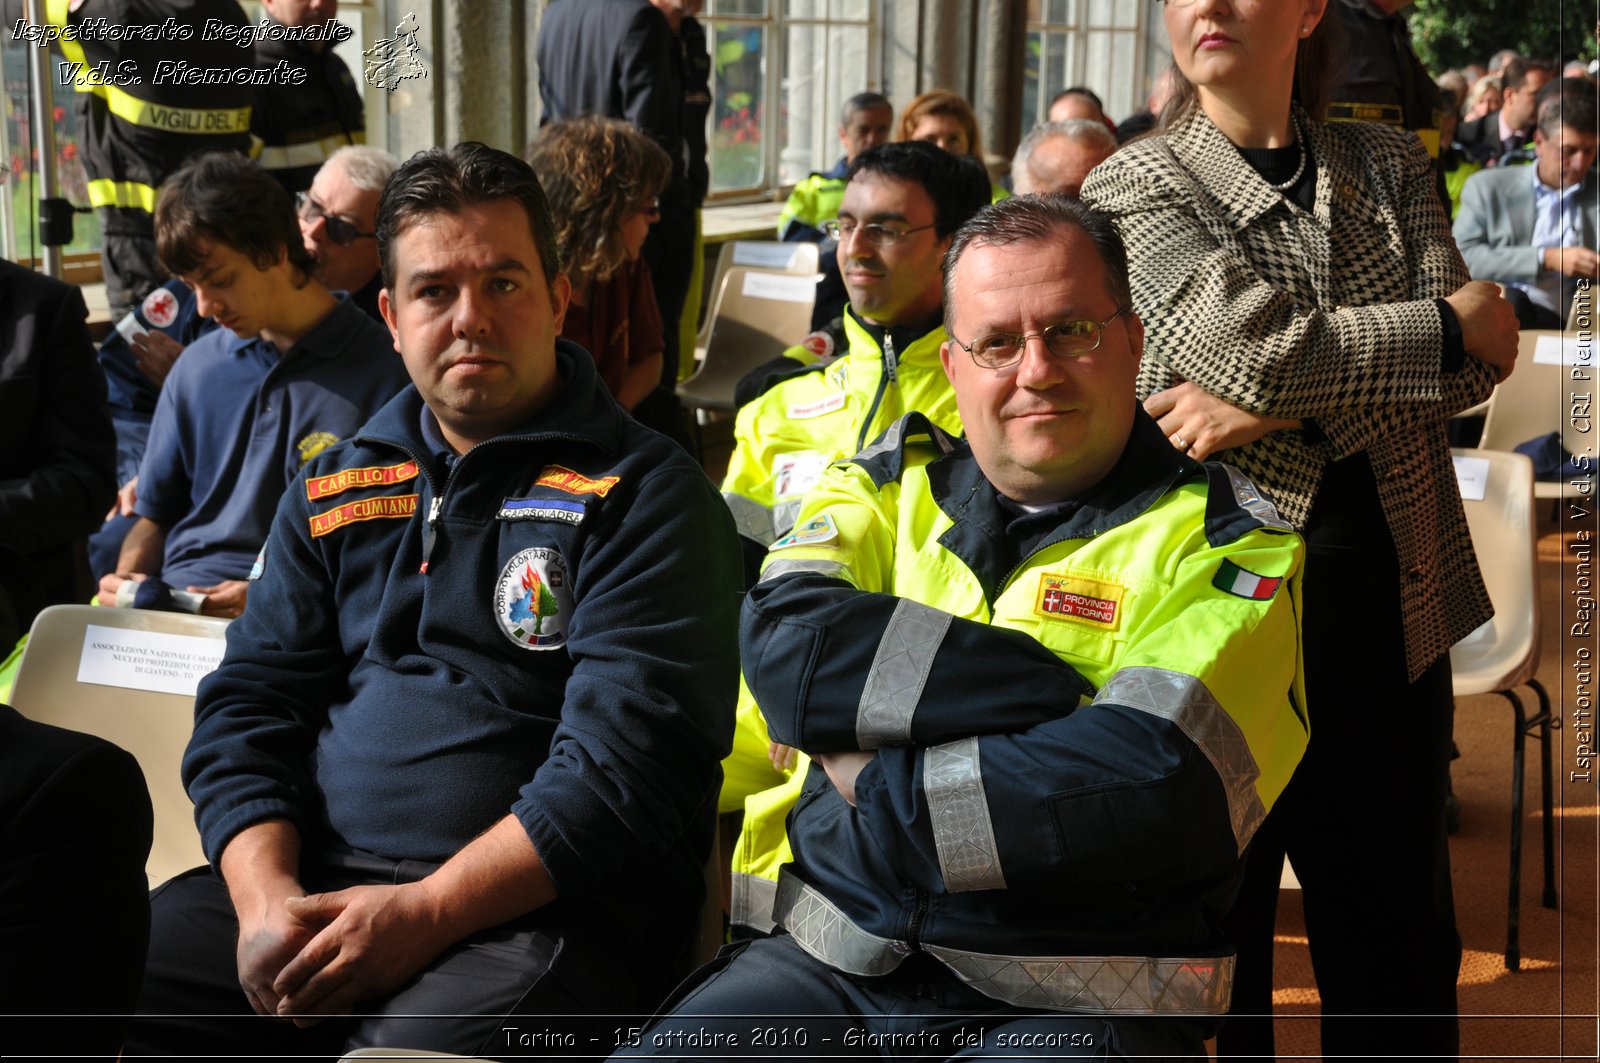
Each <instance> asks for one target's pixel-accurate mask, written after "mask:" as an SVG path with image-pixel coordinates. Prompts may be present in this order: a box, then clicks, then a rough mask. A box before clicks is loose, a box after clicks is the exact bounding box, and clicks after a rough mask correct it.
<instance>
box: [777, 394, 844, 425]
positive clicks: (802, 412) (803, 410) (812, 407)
mask: <svg viewBox="0 0 1600 1063" xmlns="http://www.w3.org/2000/svg"><path fill="white" fill-rule="evenodd" d="M844 399H845V397H844V395H842V394H840V395H829V396H828V397H827V398H825V399H817V400H816V401H814V402H802V403H801V404H800V405H798V406H790V407H789V420H791V421H808V420H810V419H811V418H813V417H821V416H822V415H823V414H825V413H832V412H833V411H834V410H838V409H843V408H844Z"/></svg>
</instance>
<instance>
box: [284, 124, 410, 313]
mask: <svg viewBox="0 0 1600 1063" xmlns="http://www.w3.org/2000/svg"><path fill="white" fill-rule="evenodd" d="M399 165H400V160H399V159H397V158H395V157H394V156H393V155H391V154H389V153H388V152H387V151H384V150H382V149H381V148H370V147H366V146H365V145H356V146H352V147H343V148H340V149H339V150H338V151H336V152H334V153H333V154H332V155H330V156H328V161H327V162H325V163H323V164H322V168H321V169H319V170H318V171H317V175H316V177H315V178H313V179H312V181H311V188H310V189H309V190H308V191H305V192H299V193H296V195H295V211H296V213H297V214H299V216H300V236H301V239H303V240H304V241H305V245H306V251H307V252H308V253H309V254H310V255H311V257H312V258H314V259H315V260H316V268H315V274H316V278H317V280H319V281H321V282H322V284H323V285H324V286H325V287H327V288H329V289H331V290H334V291H346V292H349V293H350V297H351V299H353V300H354V301H355V304H356V305H357V306H359V307H360V308H361V309H362V310H363V311H365V312H366V313H367V315H368V316H369V317H371V318H372V319H373V320H375V321H377V322H379V323H382V321H383V315H381V314H379V313H378V292H379V291H380V290H382V288H383V278H382V276H381V275H380V274H379V270H378V238H377V221H378V200H379V199H380V198H382V196H383V186H384V185H385V184H386V183H388V180H389V175H390V174H392V173H394V171H395V168H396V167H397V166H399Z"/></svg>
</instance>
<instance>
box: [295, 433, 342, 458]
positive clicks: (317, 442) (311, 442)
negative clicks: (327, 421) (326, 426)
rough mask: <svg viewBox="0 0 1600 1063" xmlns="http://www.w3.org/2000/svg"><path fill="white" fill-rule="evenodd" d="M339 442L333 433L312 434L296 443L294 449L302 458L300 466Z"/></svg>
mask: <svg viewBox="0 0 1600 1063" xmlns="http://www.w3.org/2000/svg"><path fill="white" fill-rule="evenodd" d="M337 442H339V437H338V436H336V435H334V434H333V433H332V432H312V433H310V434H308V435H306V436H305V437H304V438H303V439H301V440H300V442H298V443H296V444H295V445H294V449H295V453H296V454H297V455H299V457H300V464H301V465H304V464H305V463H306V462H308V461H310V460H311V459H312V458H314V457H316V456H317V455H318V454H321V453H322V452H323V451H324V450H327V449H328V448H329V447H331V446H333V445H334V444H335V443H337Z"/></svg>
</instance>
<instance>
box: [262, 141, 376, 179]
mask: <svg viewBox="0 0 1600 1063" xmlns="http://www.w3.org/2000/svg"><path fill="white" fill-rule="evenodd" d="M366 141H367V138H366V134H364V133H352V134H350V135H349V136H346V135H345V134H343V133H335V134H333V135H332V136H326V137H323V138H322V139H321V140H308V141H306V142H305V143H303V144H285V145H283V146H281V147H278V146H274V147H270V148H269V147H266V146H265V145H263V146H262V148H261V150H260V152H259V153H258V154H257V155H256V157H255V158H256V161H257V162H259V163H260V164H261V166H262V168H263V169H266V170H287V169H291V168H293V167H296V166H321V165H322V164H323V163H324V162H327V161H328V156H329V155H332V154H333V153H334V152H336V151H338V150H339V149H340V148H342V147H345V146H346V145H349V144H365V143H366Z"/></svg>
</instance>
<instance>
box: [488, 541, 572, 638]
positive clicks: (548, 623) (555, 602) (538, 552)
mask: <svg viewBox="0 0 1600 1063" xmlns="http://www.w3.org/2000/svg"><path fill="white" fill-rule="evenodd" d="M571 615H572V593H571V591H570V590H569V589H568V587H567V566H566V563H565V562H563V561H562V560H561V555H560V553H558V552H557V551H555V550H551V549H549V548H548V547H543V546H535V547H530V548H529V549H527V550H523V551H521V552H520V553H518V554H517V555H516V556H515V557H513V558H512V559H511V560H510V561H507V562H506V567H505V568H503V569H501V571H500V579H499V580H498V581H497V582H496V583H495V588H494V618H495V621H496V622H497V623H498V624H499V625H500V630H501V631H503V632H505V636H506V638H508V639H510V640H511V641H512V642H515V643H516V644H517V645H518V646H521V647H523V648H524V649H529V650H554V649H559V648H561V647H562V646H565V645H566V644H567V618H568V617H570V616H571Z"/></svg>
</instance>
